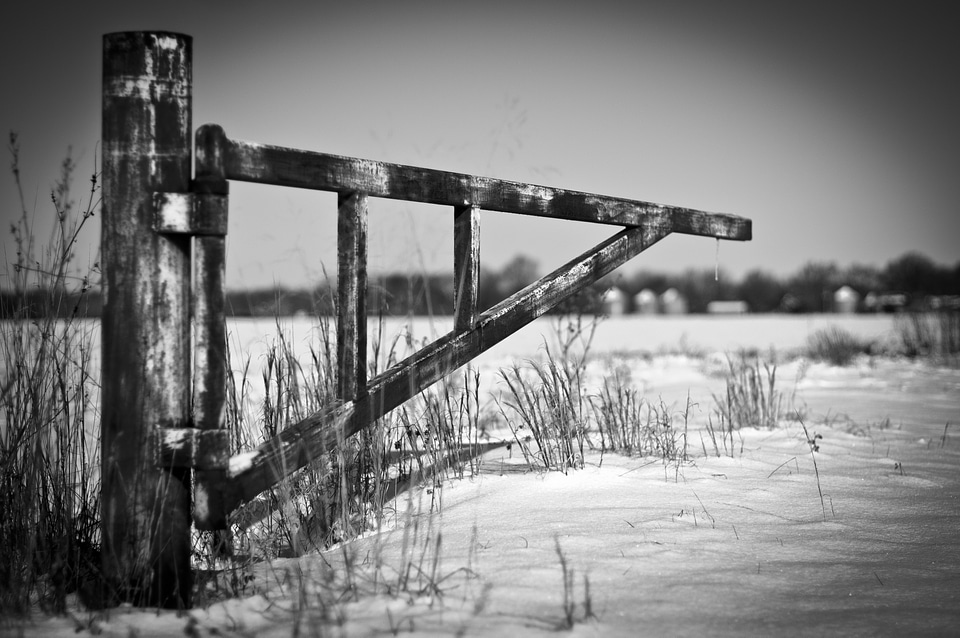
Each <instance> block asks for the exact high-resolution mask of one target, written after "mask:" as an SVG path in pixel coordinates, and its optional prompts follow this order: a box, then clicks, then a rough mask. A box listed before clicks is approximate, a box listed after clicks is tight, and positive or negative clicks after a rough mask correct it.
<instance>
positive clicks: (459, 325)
mask: <svg viewBox="0 0 960 638" xmlns="http://www.w3.org/2000/svg"><path fill="white" fill-rule="evenodd" d="M479 287H480V209H479V208H477V207H476V206H457V207H455V208H454V213H453V307H454V309H453V329H454V331H456V332H465V331H467V330H469V329H470V328H472V327H473V324H474V323H476V321H477V297H478V289H479Z"/></svg>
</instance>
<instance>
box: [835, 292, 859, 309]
mask: <svg viewBox="0 0 960 638" xmlns="http://www.w3.org/2000/svg"><path fill="white" fill-rule="evenodd" d="M859 302H860V293H858V292H857V291H856V290H854V289H853V288H851V287H850V286H841V287H839V288H837V290H836V292H834V293H833V311H834V312H836V313H839V314H843V315H849V314H853V313H855V312H856V311H857V304H858V303H859Z"/></svg>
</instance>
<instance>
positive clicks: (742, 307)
mask: <svg viewBox="0 0 960 638" xmlns="http://www.w3.org/2000/svg"><path fill="white" fill-rule="evenodd" d="M749 311H750V308H749V307H748V306H747V302H746V301H711V302H710V303H708V304H707V312H708V313H710V314H711V315H745V314H747V313H748V312H749Z"/></svg>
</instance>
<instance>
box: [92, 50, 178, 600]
mask: <svg viewBox="0 0 960 638" xmlns="http://www.w3.org/2000/svg"><path fill="white" fill-rule="evenodd" d="M190 57H191V40H190V38H189V37H187V36H180V35H175V34H167V33H159V34H158V33H115V34H109V35H107V36H105V37H104V52H103V78H104V82H103V131H102V137H103V164H102V165H103V205H102V214H101V220H102V227H103V228H102V236H101V242H102V244H101V245H102V254H103V259H102V263H103V287H104V311H103V319H102V322H101V326H102V328H101V329H102V335H103V336H102V348H103V354H102V361H103V364H102V372H101V374H102V383H101V387H102V389H101V399H102V401H101V404H102V420H101V424H102V427H101V461H102V492H101V502H102V507H103V522H102V526H103V527H102V530H103V571H104V575H105V578H106V580H107V582H108V587H110V588H111V589H112V590H114V591H116V592H118V593H119V595H120V596H121V598H122V599H125V600H129V601H130V602H133V603H134V604H136V605H160V606H164V607H174V608H183V607H188V606H189V604H190V590H191V585H190V583H191V574H190V521H189V515H190V490H189V484H190V476H189V470H186V469H182V468H170V467H160V466H158V465H157V464H156V463H155V459H156V457H157V437H156V435H155V432H154V428H155V427H160V428H182V427H186V426H188V425H189V420H190V414H189V398H190V387H189V375H190V351H189V346H190V334H189V326H190V323H189V305H190V302H189V284H190V282H189V277H190V244H189V239H188V238H186V237H183V236H176V235H159V234H157V233H155V232H154V231H153V226H154V206H153V193H154V191H157V190H161V191H165V192H171V193H182V192H186V191H188V190H189V187H190V164H191V161H190V136H191V132H190V129H191V126H192V125H191V119H190V118H191V97H190V96H191V86H190V74H191V70H190Z"/></svg>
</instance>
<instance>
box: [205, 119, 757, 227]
mask: <svg viewBox="0 0 960 638" xmlns="http://www.w3.org/2000/svg"><path fill="white" fill-rule="evenodd" d="M197 139H198V140H204V141H205V143H207V144H210V145H211V146H214V148H207V149H203V148H198V149H197V150H198V154H199V155H200V156H201V157H204V156H206V157H211V158H216V161H217V162H219V163H220V165H221V166H222V170H223V177H224V178H226V179H232V180H239V181H247V182H255V183H260V184H272V185H276V186H292V187H296V188H308V189H313V190H323V191H334V192H337V193H351V192H361V193H366V194H368V195H370V196H373V197H383V198H388V199H398V200H406V201H417V202H424V203H428V204H440V205H449V206H476V207H478V208H481V209H484V210H490V211H497V212H504V213H517V214H522V215H535V216H539V217H551V218H555V219H568V220H573V221H584V222H596V223H601V224H614V225H618V226H625V227H638V226H643V227H645V228H648V229H654V228H656V229H660V230H663V231H666V232H676V233H682V234H687V235H700V236H704V237H716V238H717V239H731V240H738V241H749V240H750V239H751V238H752V224H751V221H750V220H749V219H747V218H744V217H739V216H737V215H728V214H723V213H709V212H705V211H700V210H695V209H691V208H682V207H677V206H665V205H662V204H654V203H650V202H644V201H638V200H630V199H623V198H619V197H607V196H604V195H594V194H590V193H583V192H579V191H573V190H566V189H561V188H552V187H548V186H537V185H534V184H524V183H521V182H512V181H508V180H503V179H494V178H490V177H478V176H474V175H467V174H464V173H454V172H450V171H441V170H436V169H429V168H419V167H416V166H407V165H403V164H392V163H389V162H379V161H374V160H365V159H357V158H353V157H343V156H339V155H330V154H328V153H318V152H314V151H303V150H298V149H292V148H285V147H281V146H270V145H267V144H257V143H254V142H241V141H237V140H231V139H229V138H227V137H226V135H225V134H224V133H223V131H222V129H220V127H219V126H217V125H215V124H207V125H205V126H203V127H201V131H200V133H199V134H198V136H197Z"/></svg>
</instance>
